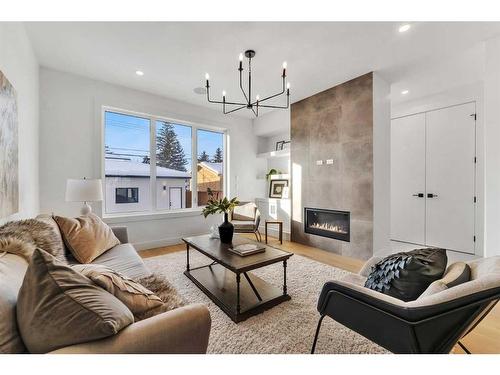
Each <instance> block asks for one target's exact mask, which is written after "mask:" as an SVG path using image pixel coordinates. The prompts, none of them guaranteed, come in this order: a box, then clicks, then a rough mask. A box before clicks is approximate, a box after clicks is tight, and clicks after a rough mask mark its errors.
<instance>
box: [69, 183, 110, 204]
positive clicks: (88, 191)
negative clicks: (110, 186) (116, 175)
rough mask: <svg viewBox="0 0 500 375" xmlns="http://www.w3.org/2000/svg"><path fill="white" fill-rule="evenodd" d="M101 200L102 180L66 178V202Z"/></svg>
mask: <svg viewBox="0 0 500 375" xmlns="http://www.w3.org/2000/svg"><path fill="white" fill-rule="evenodd" d="M97 201H102V181H101V179H95V180H87V179H83V180H77V179H68V181H67V182H66V202H97Z"/></svg>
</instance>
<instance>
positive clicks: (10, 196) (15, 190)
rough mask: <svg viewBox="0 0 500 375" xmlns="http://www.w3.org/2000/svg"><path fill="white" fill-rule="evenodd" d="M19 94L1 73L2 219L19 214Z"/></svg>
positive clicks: (0, 157)
mask: <svg viewBox="0 0 500 375" xmlns="http://www.w3.org/2000/svg"><path fill="white" fill-rule="evenodd" d="M18 153H19V148H18V120H17V93H16V90H15V89H14V87H13V86H12V84H11V83H10V82H9V80H8V79H7V77H6V76H5V75H4V74H3V73H2V72H1V71H0V218H3V217H6V216H9V215H12V214H14V213H16V212H19V176H18V175H19V169H18V168H19V165H18Z"/></svg>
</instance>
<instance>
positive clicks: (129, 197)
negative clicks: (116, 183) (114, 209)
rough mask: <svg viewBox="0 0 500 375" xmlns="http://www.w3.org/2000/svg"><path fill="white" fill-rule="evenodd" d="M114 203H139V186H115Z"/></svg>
mask: <svg viewBox="0 0 500 375" xmlns="http://www.w3.org/2000/svg"><path fill="white" fill-rule="evenodd" d="M115 203H139V188H136V187H135V188H116V191H115Z"/></svg>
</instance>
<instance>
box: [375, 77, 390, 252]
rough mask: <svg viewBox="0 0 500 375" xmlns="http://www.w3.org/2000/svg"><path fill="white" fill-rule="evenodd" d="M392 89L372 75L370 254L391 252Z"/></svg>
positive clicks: (381, 79)
mask: <svg viewBox="0 0 500 375" xmlns="http://www.w3.org/2000/svg"><path fill="white" fill-rule="evenodd" d="M390 95H391V87H390V85H389V84H388V83H387V82H386V81H385V80H384V79H383V78H382V77H380V76H379V75H378V74H377V73H375V72H374V73H373V252H374V253H376V252H379V251H381V250H382V249H388V248H390V232H391V206H390V198H391V101H390Z"/></svg>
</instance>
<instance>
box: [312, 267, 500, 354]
mask: <svg viewBox="0 0 500 375" xmlns="http://www.w3.org/2000/svg"><path fill="white" fill-rule="evenodd" d="M468 264H469V266H470V267H471V269H472V277H471V281H468V282H466V283H463V284H460V285H457V286H454V287H452V288H449V289H447V290H444V291H441V292H439V293H435V294H433V295H428V296H425V297H423V298H419V299H417V300H415V301H411V302H403V301H401V300H398V299H395V298H393V297H390V296H387V295H384V294H382V293H379V292H376V291H373V290H370V289H368V288H365V287H364V286H363V284H364V280H365V279H366V278H365V277H364V276H366V275H362V274H361V275H352V276H354V277H352V276H351V277H350V278H349V279H348V280H340V281H331V282H327V283H326V284H325V285H324V286H323V289H322V291H321V294H320V297H319V301H318V306H317V309H318V312H319V313H320V319H319V322H318V327H317V329H316V335H315V338H314V342H313V347H312V353H314V351H315V348H316V343H317V339H318V335H319V333H320V328H321V323H322V321H323V319H324V318H325V317H326V316H329V317H330V318H332V319H334V320H335V321H337V322H339V323H341V324H343V325H344V326H346V327H348V328H350V329H352V330H353V331H355V332H357V333H359V334H361V335H363V336H364V337H366V338H368V339H370V340H371V341H373V342H375V343H377V344H379V345H380V346H382V347H384V348H386V349H388V350H390V351H391V352H394V353H449V352H450V350H451V349H452V348H453V346H454V345H455V344H457V343H459V345H461V346H462V347H463V348H464V350H465V351H466V352H468V350H467V348H465V347H464V346H463V345H462V344H461V343H460V341H459V340H460V339H461V338H463V337H464V336H466V335H467V334H468V333H469V332H470V331H471V330H472V329H473V328H474V327H475V326H476V325H477V324H478V323H479V322H480V321H481V320H482V319H483V318H484V317H485V316H486V315H487V314H488V313H489V312H490V311H491V309H492V308H493V307H494V306H495V304H496V303H497V302H498V300H499V298H500V257H492V258H485V259H480V260H475V261H472V262H468ZM365 272H366V270H365Z"/></svg>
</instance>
